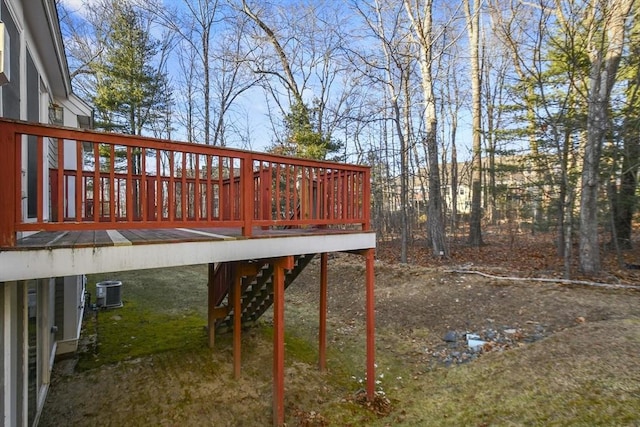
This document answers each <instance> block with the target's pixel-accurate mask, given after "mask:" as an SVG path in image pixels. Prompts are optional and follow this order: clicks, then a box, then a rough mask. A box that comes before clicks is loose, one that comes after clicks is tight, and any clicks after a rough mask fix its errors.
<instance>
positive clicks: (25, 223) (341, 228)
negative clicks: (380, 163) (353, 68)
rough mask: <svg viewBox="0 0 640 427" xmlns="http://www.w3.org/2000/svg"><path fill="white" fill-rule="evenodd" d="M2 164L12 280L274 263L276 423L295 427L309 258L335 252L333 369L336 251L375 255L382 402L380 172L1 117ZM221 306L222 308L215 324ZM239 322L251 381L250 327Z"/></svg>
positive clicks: (0, 226)
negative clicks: (299, 287)
mask: <svg viewBox="0 0 640 427" xmlns="http://www.w3.org/2000/svg"><path fill="white" fill-rule="evenodd" d="M0 153H1V154H0V203H1V205H0V282H2V281H15V280H25V279H29V278H41V277H57V276H64V275H73V274H83V273H86V274H88V273H94V272H100V271H120V270H126V269H141V268H152V267H156V266H176V265H187V264H196V263H203V262H204V263H210V265H213V263H221V262H240V264H239V265H240V266H243V265H244V267H246V268H247V269H250V268H252V264H251V263H252V261H251V260H256V259H261V260H268V262H269V263H270V264H272V265H273V272H274V273H273V274H274V276H273V277H274V281H273V307H274V359H273V375H274V380H273V387H274V389H273V420H274V425H282V424H284V397H283V396H284V317H283V310H284V296H283V293H284V280H285V279H284V277H285V275H286V271H287V270H290V269H291V268H292V267H293V263H294V257H296V256H297V255H304V254H317V253H321V254H322V257H321V270H322V271H321V284H320V288H321V293H322V295H321V296H320V303H319V305H320V323H321V324H320V342H319V347H320V348H319V353H320V366H321V367H322V368H324V366H325V348H324V347H325V344H326V324H325V323H326V310H327V307H326V292H327V284H326V281H327V256H326V254H327V253H328V252H337V251H351V252H356V253H360V254H362V255H364V257H365V260H366V291H367V299H366V307H365V309H366V312H367V361H366V364H367V394H368V397H369V398H373V394H374V391H375V367H374V353H375V346H374V299H373V281H374V273H373V265H374V263H373V260H374V248H375V235H374V234H373V233H372V232H371V231H370V220H369V217H370V193H371V189H370V172H369V168H367V167H364V166H356V165H345V164H339V163H332V162H322V161H310V160H304V159H293V158H287V157H282V156H273V155H269V154H263V153H254V152H248V151H240V150H233V149H226V148H219V147H212V146H205V145H198V144H191V143H182V142H172V141H166V140H159V139H152V138H142V137H136V136H128V135H120V134H108V133H100V132H93V131H86V130H78V129H69V128H59V127H52V126H47V125H41V124H31V123H25V122H19V121H11V120H6V119H0ZM243 262H244V264H242V263H243ZM264 262H267V261H264ZM236 271H238V272H240V271H242V268H237V269H236ZM239 274H241V273H236V274H235V276H234V277H233V283H230V284H229V285H228V286H229V289H230V290H232V289H235V291H234V292H235V293H233V300H234V301H233V303H234V307H235V310H236V311H235V312H238V311H239V310H238V308H239V307H240V303H239V298H240V296H239V292H240V291H239V289H240V285H239V283H240V282H241V278H240V276H239ZM211 288H212V283H211V280H210V292H211ZM210 299H212V298H211V297H210ZM214 308H215V307H214V306H213V305H212V304H211V301H210V306H209V309H210V315H211V313H213V310H214ZM210 317H211V316H210ZM210 322H211V319H210ZM234 322H235V324H236V329H235V330H234V340H235V342H234V373H235V374H236V376H238V375H239V374H240V370H239V366H240V365H239V363H240V327H239V322H240V320H239V318H238V319H235V318H234ZM210 325H211V323H210ZM210 330H212V329H211V328H210Z"/></svg>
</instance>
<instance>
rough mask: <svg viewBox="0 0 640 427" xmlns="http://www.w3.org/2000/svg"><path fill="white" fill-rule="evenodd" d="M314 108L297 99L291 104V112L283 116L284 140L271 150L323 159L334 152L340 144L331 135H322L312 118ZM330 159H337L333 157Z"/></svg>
mask: <svg viewBox="0 0 640 427" xmlns="http://www.w3.org/2000/svg"><path fill="white" fill-rule="evenodd" d="M314 116H315V114H314V109H310V108H309V107H307V105H306V104H305V103H304V102H302V101H298V102H296V103H294V104H293V105H292V106H291V112H290V113H289V114H287V115H286V116H285V118H284V126H285V128H286V131H287V133H286V137H285V140H284V141H283V142H282V143H280V144H277V145H275V146H273V147H272V148H271V151H272V152H274V153H277V154H283V155H290V156H297V157H305V158H308V159H315V160H324V159H326V158H327V156H328V155H330V154H336V153H337V152H338V150H339V149H340V147H341V144H340V143H338V142H336V141H333V140H332V139H331V137H329V136H326V135H323V134H322V132H321V131H320V130H319V126H318V124H317V123H316V120H314ZM332 160H338V159H337V158H335V157H334V158H333V159H332Z"/></svg>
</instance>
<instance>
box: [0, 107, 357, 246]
mask: <svg viewBox="0 0 640 427" xmlns="http://www.w3.org/2000/svg"><path fill="white" fill-rule="evenodd" d="M0 203H2V207H1V211H0V212H1V215H0V246H3V247H9V246H15V243H16V233H17V232H21V231H45V230H49V231H56V230H59V231H74V230H99V229H127V228H128V229H134V228H140V229H141V228H175V227H242V230H243V235H245V236H250V235H251V230H252V228H253V227H256V226H258V227H264V228H268V227H297V226H311V225H314V226H357V227H359V228H362V229H363V230H368V229H369V227H370V223H369V217H370V206H369V203H370V182H369V168H368V167H365V166H354V165H345V164H339V163H332V162H323V161H311V160H305V159H298V158H288V157H283V156H274V155H269V154H262V153H255V152H248V151H241V150H234V149H228V148H219V147H212V146H207V145H200V144H191V143H184V142H172V141H167V140H159V139H152V138H143V137H136V136H131V135H121V134H112V133H101V132H93V131H86V130H75V129H69V128H59V127H52V126H48V125H40V124H31V123H25V122H18V121H10V120H5V119H0Z"/></svg>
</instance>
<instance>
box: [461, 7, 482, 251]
mask: <svg viewBox="0 0 640 427" xmlns="http://www.w3.org/2000/svg"><path fill="white" fill-rule="evenodd" d="M470 3H471V0H465V1H464V13H465V17H466V20H467V32H468V34H469V53H470V59H471V67H470V71H471V75H470V77H471V117H472V121H473V124H472V129H471V131H472V134H471V135H472V138H473V144H472V151H473V160H472V164H473V167H472V173H471V216H470V218H469V244H471V245H472V246H480V245H482V229H481V221H482V106H481V105H480V100H481V88H480V4H481V2H480V1H479V0H475V1H474V4H473V10H472V8H471V4H470Z"/></svg>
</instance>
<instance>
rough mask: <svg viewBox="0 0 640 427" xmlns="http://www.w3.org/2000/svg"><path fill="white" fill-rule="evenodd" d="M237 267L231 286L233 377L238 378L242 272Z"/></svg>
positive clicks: (240, 343)
mask: <svg viewBox="0 0 640 427" xmlns="http://www.w3.org/2000/svg"><path fill="white" fill-rule="evenodd" d="M240 270H241V269H240V268H239V267H237V268H235V269H234V275H233V287H232V288H231V296H232V299H233V377H234V378H235V379H239V378H240V364H241V360H242V356H241V351H242V299H241V297H242V273H241V271H240Z"/></svg>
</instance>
